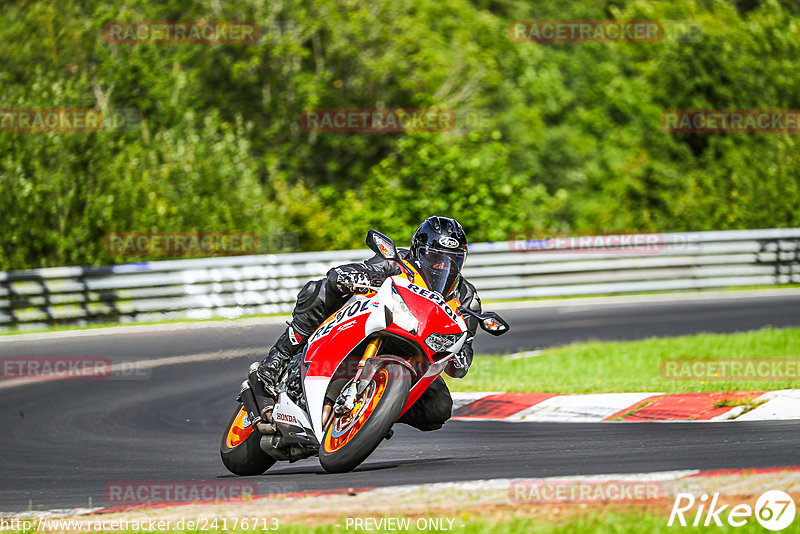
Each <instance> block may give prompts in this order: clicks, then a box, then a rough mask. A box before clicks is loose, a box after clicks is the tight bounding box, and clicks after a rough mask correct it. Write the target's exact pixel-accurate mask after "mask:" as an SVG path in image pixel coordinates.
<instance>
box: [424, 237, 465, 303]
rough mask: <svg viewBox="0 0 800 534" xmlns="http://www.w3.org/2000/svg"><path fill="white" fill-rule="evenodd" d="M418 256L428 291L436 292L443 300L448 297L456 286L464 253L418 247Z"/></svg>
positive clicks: (462, 264)
mask: <svg viewBox="0 0 800 534" xmlns="http://www.w3.org/2000/svg"><path fill="white" fill-rule="evenodd" d="M418 256H419V257H418V258H417V261H418V262H419V266H420V271H421V274H422V277H423V278H424V279H425V283H426V284H428V289H431V290H432V291H436V292H437V293H439V294H440V295H442V296H443V297H445V298H447V297H449V296H450V294H451V293H452V292H453V291H454V290H455V288H456V286H457V285H458V279H459V275H460V274H461V268H462V267H463V266H464V260H465V259H466V253H464V252H463V251H448V252H444V251H442V250H437V249H433V248H430V247H420V249H419V253H418Z"/></svg>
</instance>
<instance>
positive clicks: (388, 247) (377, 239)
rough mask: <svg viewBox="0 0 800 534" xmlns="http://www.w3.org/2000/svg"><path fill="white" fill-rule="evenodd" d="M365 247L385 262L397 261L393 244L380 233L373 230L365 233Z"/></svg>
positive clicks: (395, 248)
mask: <svg viewBox="0 0 800 534" xmlns="http://www.w3.org/2000/svg"><path fill="white" fill-rule="evenodd" d="M367 246H368V247H369V248H370V250H372V251H373V252H374V253H375V254H377V255H378V256H380V257H381V258H383V259H385V260H394V261H397V260H398V257H397V247H395V246H394V242H393V241H392V240H391V239H389V238H388V237H386V236H385V235H383V234H382V233H380V232H376V231H375V230H370V231H369V232H367Z"/></svg>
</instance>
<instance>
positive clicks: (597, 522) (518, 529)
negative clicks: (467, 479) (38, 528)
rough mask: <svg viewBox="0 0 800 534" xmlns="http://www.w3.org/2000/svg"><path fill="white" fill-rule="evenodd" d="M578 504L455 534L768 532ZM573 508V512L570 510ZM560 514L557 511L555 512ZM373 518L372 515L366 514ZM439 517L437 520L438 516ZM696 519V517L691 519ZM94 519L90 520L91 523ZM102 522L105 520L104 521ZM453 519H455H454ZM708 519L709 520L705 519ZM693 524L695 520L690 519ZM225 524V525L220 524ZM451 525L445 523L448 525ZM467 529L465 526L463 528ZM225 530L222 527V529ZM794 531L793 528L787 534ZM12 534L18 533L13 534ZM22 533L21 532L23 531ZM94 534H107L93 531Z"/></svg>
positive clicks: (505, 516)
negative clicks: (580, 508)
mask: <svg viewBox="0 0 800 534" xmlns="http://www.w3.org/2000/svg"><path fill="white" fill-rule="evenodd" d="M575 506H576V505H575V504H571V505H566V506H553V507H552V508H551V510H550V513H549V514H548V516H547V517H517V516H516V514H515V513H514V512H502V513H495V514H494V515H493V516H492V517H488V516H477V517H470V516H469V514H462V515H460V516H456V517H455V521H454V522H453V530H452V532H456V533H459V534H517V533H534V534H584V533H587V532H591V533H599V534H624V533H629V532H630V533H648V534H651V533H656V534H657V533H665V534H666V533H671V532H676V531H677V532H688V533H694V532H708V531H709V529H713V531H714V532H719V533H721V534H727V533H733V532H736V533H750V532H765V530H764V529H763V528H762V527H761V526H760V525H759V524H758V523H757V522H756V520H755V519H752V518H751V519H749V520H748V522H747V524H745V525H744V526H742V527H740V528H734V527H731V526H729V525H728V524H727V522H726V518H727V515H726V514H725V513H722V514H720V520H721V521H722V522H723V526H722V527H718V526H713V527H702V526H699V527H691V526H687V527H681V526H677V522H676V524H674V525H673V526H672V527H668V526H667V520H668V518H669V513H668V512H664V513H663V514H661V513H658V512H652V511H650V512H648V511H639V510H636V509H628V510H626V511H618V510H615V509H613V508H612V509H606V510H602V511H596V510H595V511H591V512H590V511H580V512H577V513H576V511H575V510H574V507H575ZM570 507H573V509H572V510H570V509H569V508H570ZM555 510H557V511H555ZM365 516H369V514H365ZM434 517H436V516H434ZM691 517H692V518H693V516H691ZM92 519H93V518H87V520H89V521H91V520H92ZM101 519H102V518H101ZM451 519H453V518H452V517H451ZM703 519H705V518H703ZM690 521H691V519H690ZM338 523H339V526H336V525H335V524H325V525H316V526H307V525H302V524H297V523H282V524H280V525H279V528H278V530H261V529H253V528H252V527H250V529H247V530H242V529H235V530H234V529H232V528H231V526H230V525H228V528H229V530H225V531H223V530H218V529H215V528H209V529H208V530H203V532H212V533H215V532H227V533H230V534H248V533H251V532H264V533H267V532H281V533H283V534H340V533H346V532H367V531H364V530H355V529H354V528H353V527H352V526H351V527H350V529H349V530H348V529H347V528H346V526H345V521H344V519H342V520H340V521H339V522H338ZM415 523H416V519H411V528H409V529H408V530H401V531H386V530H377V529H376V530H370V531H368V532H375V533H381V532H408V533H412V534H414V533H422V532H424V533H429V532H439V531H436V530H424V529H417V528H416V526H415ZM220 524H221V523H220ZM446 524H447V523H446V522H445V525H446ZM461 525H463V526H461ZM218 528H221V527H218ZM790 531H792V528H791V527H790V528H789V529H787V530H786V532H790ZM8 532H17V531H14V530H9V531H8ZM19 532H21V531H19ZM33 532H35V531H34V530H28V531H27V532H26V534H29V533H30V534H33ZM92 532H103V531H96V530H93V531H92ZM114 532H120V533H125V534H133V533H134V532H135V533H140V532H149V531H147V530H144V531H142V530H118V531H114ZM160 532H162V533H163V532H195V531H192V530H188V531H186V530H162V531H160Z"/></svg>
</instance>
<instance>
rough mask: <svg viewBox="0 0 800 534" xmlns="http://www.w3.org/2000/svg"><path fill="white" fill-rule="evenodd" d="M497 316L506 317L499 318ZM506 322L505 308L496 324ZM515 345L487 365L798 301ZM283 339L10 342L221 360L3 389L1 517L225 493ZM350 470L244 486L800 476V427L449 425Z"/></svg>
mask: <svg viewBox="0 0 800 534" xmlns="http://www.w3.org/2000/svg"><path fill="white" fill-rule="evenodd" d="M495 308H497V309H498V310H500V306H496V307H495ZM501 311H502V310H501ZM502 313H503V316H504V317H506V318H507V319H508V320H509V322H510V323H511V325H512V329H513V330H512V332H510V333H509V334H508V335H506V336H503V337H501V338H492V337H491V336H488V335H479V337H478V339H477V340H476V348H477V349H478V351H480V352H492V353H498V352H514V351H518V350H529V349H532V348H534V347H546V346H551V345H556V344H563V343H567V342H570V341H575V340H585V339H637V338H643V337H650V336H667V335H680V334H687V333H694V332H699V331H704V332H733V331H740V330H751V329H756V328H761V327H764V326H767V325H772V326H790V325H800V296H798V295H796V294H791V293H787V294H785V295H783V296H769V297H748V298H724V299H719V298H708V299H705V300H692V301H667V302H658V301H657V302H636V303H626V304H622V303H619V302H614V303H611V304H608V303H606V304H603V303H601V304H596V305H585V304H580V303H576V302H569V301H564V303H563V304H561V303H559V304H558V305H557V306H555V307H553V306H550V307H535V308H529V309H523V308H517V309H509V310H505V311H503V312H502ZM280 328H281V327H280V325H276V324H272V325H256V324H248V325H247V326H227V327H222V326H219V325H210V324H209V325H204V326H202V327H192V328H189V327H187V328H183V327H176V328H172V329H170V330H153V331H137V332H131V333H123V334H114V335H109V334H100V333H89V334H85V335H81V336H77V337H66V336H59V337H54V338H52V339H51V338H48V337H46V336H37V337H28V338H24V339H21V340H18V341H7V340H3V341H1V342H0V356H1V357H9V356H97V357H103V358H109V359H111V360H112V361H114V362H123V361H139V360H147V359H162V358H164V357H169V356H185V355H193V354H208V353H215V352H218V353H219V354H218V355H219V356H220V357H221V358H222V359H220V358H217V357H216V356H215V355H214V354H211V356H210V357H205V358H199V359H197V361H192V362H185V363H179V364H172V365H160V366H155V367H153V368H150V369H148V370H147V372H146V373H143V374H142V375H141V376H135V377H133V378H132V379H126V380H62V381H51V382H40V383H31V384H26V385H20V386H15V387H3V386H4V384H3V383H2V382H0V458H2V467H0V512H4V513H8V512H19V511H23V510H27V509H28V508H29V507H32V509H34V510H46V509H53V508H74V507H86V506H88V505H89V499H90V498H91V502H92V504H93V506H103V505H105V504H106V503H105V502H104V500H103V488H104V487H105V486H106V484H109V483H115V482H116V483H119V482H123V483H124V482H189V481H208V482H213V481H218V482H219V481H230V480H234V478H233V477H230V476H229V474H228V473H227V471H226V470H225V468H224V467H223V466H222V464H221V462H220V460H219V452H218V445H219V438H220V434H221V431H222V428H223V426H224V425H225V423H226V422H227V419H228V418H229V417H230V414H231V412H232V410H233V408H234V403H233V396H234V395H235V393H236V389H237V386H238V384H239V382H241V380H242V378H243V373H244V369H245V368H246V366H247V364H248V363H249V361H250V360H252V359H254V358H255V357H256V356H257V355H258V354H259V353H260V352H263V347H264V346H267V345H268V344H269V343H270V342H271V341H272V340H273V339H274V337H275V336H276V335H277V333H278V332H279V331H280ZM396 429H397V432H396V434H395V436H394V438H393V439H391V440H390V441H387V442H384V443H383V444H382V445H381V446H380V447H379V448H378V450H377V451H376V452H375V453H374V454H373V455H372V456H371V457H370V458H369V459H368V460H367V461H366V462H365V463H364V464H363V465H362V466H361V467H360V468H359V469H357V470H356V471H355V472H353V473H347V474H341V475H328V474H325V473H324V472H323V471H322V470H321V468H320V467H319V464H318V461H317V460H316V459H314V458H312V459H308V460H304V461H301V462H297V463H295V464H285V463H280V464H278V465H276V466H275V467H274V468H273V469H271V470H270V471H268V473H267V474H266V475H264V476H261V477H251V478H248V480H250V481H255V482H257V483H258V485H259V488H260V491H261V492H263V493H267V492H294V491H307V490H315V489H334V488H347V487H368V486H369V487H371V486H386V485H395V484H410V483H425V482H442V481H456V480H473V479H483V478H512V477H513V478H517V477H541V476H553V475H578V474H599V473H639V472H649V471H661V470H672V469H695V468H697V469H718V468H720V469H721V468H743V467H773V466H782V465H797V464H800V458H798V456H800V453H798V451H800V432H799V431H800V421H791V422H752V423H744V422H742V423H685V424H684V423H669V424H648V423H643V424H638V423H603V424H550V423H522V424H519V423H517V424H515V423H500V422H463V421H451V422H449V423H447V425H445V428H444V429H442V430H441V431H438V432H433V433H422V432H418V431H416V430H414V429H411V428H408V427H405V426H403V425H398V427H396Z"/></svg>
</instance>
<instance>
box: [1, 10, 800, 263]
mask: <svg viewBox="0 0 800 534" xmlns="http://www.w3.org/2000/svg"><path fill="white" fill-rule="evenodd" d="M798 6H800V4H798V3H797V2H796V1H795V0H738V1H726V0H657V1H645V0H581V1H575V2H563V1H561V0H537V1H536V2H524V1H517V0H471V1H470V0H392V1H389V0H378V1H374V2H373V1H354V0H314V1H280V0H273V1H269V2H264V1H263V0H232V1H228V2H200V1H191V0H165V1H162V2H158V3H156V2H145V1H142V0H124V1H123V0H111V1H103V2H93V1H90V2H84V1H81V0H58V1H56V0H49V1H45V0H27V1H23V0H16V1H11V2H6V4H5V6H4V9H3V10H2V11H0V86H1V87H2V88H3V92H2V95H1V96H0V108H4V109H9V108H57V107H65V108H89V107H96V108H100V109H101V110H108V109H114V108H134V109H136V110H139V112H141V114H142V116H143V118H144V119H143V121H142V124H141V127H140V128H136V129H133V130H130V131H99V132H80V133H55V132H53V133H26V132H19V133H14V132H8V131H0V214H1V215H0V217H2V219H1V220H0V270H7V269H23V268H32V267H43V266H55V265H76V264H84V265H88V264H109V263H119V262H128V261H131V260H135V259H137V258H136V257H131V256H112V255H109V254H108V253H107V252H106V251H104V249H103V236H104V235H105V234H106V233H107V232H112V231H158V232H164V231H190V230H201V231H245V232H256V233H258V234H259V235H261V236H262V243H265V244H266V247H267V249H268V250H265V251H270V252H277V251H281V250H289V249H299V250H322V249H340V248H351V247H358V246H361V244H362V240H363V235H364V233H365V232H366V230H367V229H369V228H370V227H374V228H378V229H381V230H382V231H384V232H385V233H388V234H389V235H391V236H393V237H394V238H395V239H396V240H397V241H398V243H405V241H406V240H407V239H408V237H409V236H410V233H411V232H412V231H413V229H414V228H415V227H416V225H417V224H418V223H419V221H420V220H421V219H423V218H424V217H426V216H428V215H431V214H442V215H451V216H455V217H457V218H458V219H459V220H460V221H461V222H462V224H463V225H464V227H465V229H466V230H467V233H468V235H469V237H470V239H471V240H472V241H483V240H504V239H508V238H509V235H510V234H512V233H514V232H525V231H541V232H548V231H568V230H569V231H571V230H574V231H581V232H611V231H632V230H642V231H664V232H666V231H690V230H691V231H694V230H708V229H733V228H758V227H784V226H797V225H800V209H798V208H800V179H798V170H799V169H800V151H799V150H798V138H797V137H796V136H792V135H786V134H730V135H697V134H694V135H692V134H670V133H666V132H664V131H662V130H661V128H660V122H659V121H660V116H661V112H662V110H664V109H737V108H738V109H753V108H756V109H800V7H798ZM607 18H613V19H658V20H661V21H665V23H666V22H667V21H683V22H681V23H675V24H674V25H672V26H670V28H673V29H672V31H671V34H670V36H669V38H668V39H665V40H664V41H662V42H660V43H649V44H635V43H629V44H604V43H593V44H586V43H583V44H577V43H573V44H541V45H539V44H532V43H515V42H512V41H510V40H509V38H508V28H509V22H510V21H511V20H516V19H607ZM198 19H205V20H253V21H256V22H257V23H258V25H259V26H260V27H261V28H262V37H261V39H260V41H259V43H258V44H256V45H185V44H183V45H181V44H172V45H163V44H162V45H156V44H145V45H141V44H140V45H130V44H108V43H107V42H106V41H105V40H104V36H103V25H104V24H105V23H106V22H108V21H114V20H124V21H140V20H198ZM686 22H690V23H691V24H693V25H694V26H691V25H689V26H687V25H686ZM698 28H699V30H698ZM380 107H408V108H426V107H441V108H449V109H453V110H454V111H455V113H456V117H457V120H458V121H459V125H458V127H457V128H456V129H455V130H454V131H452V132H443V133H360V134H359V133H323V132H317V133H311V132H306V131H304V130H303V129H302V128H301V127H300V114H301V112H302V111H303V110H304V109H311V108H380Z"/></svg>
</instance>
